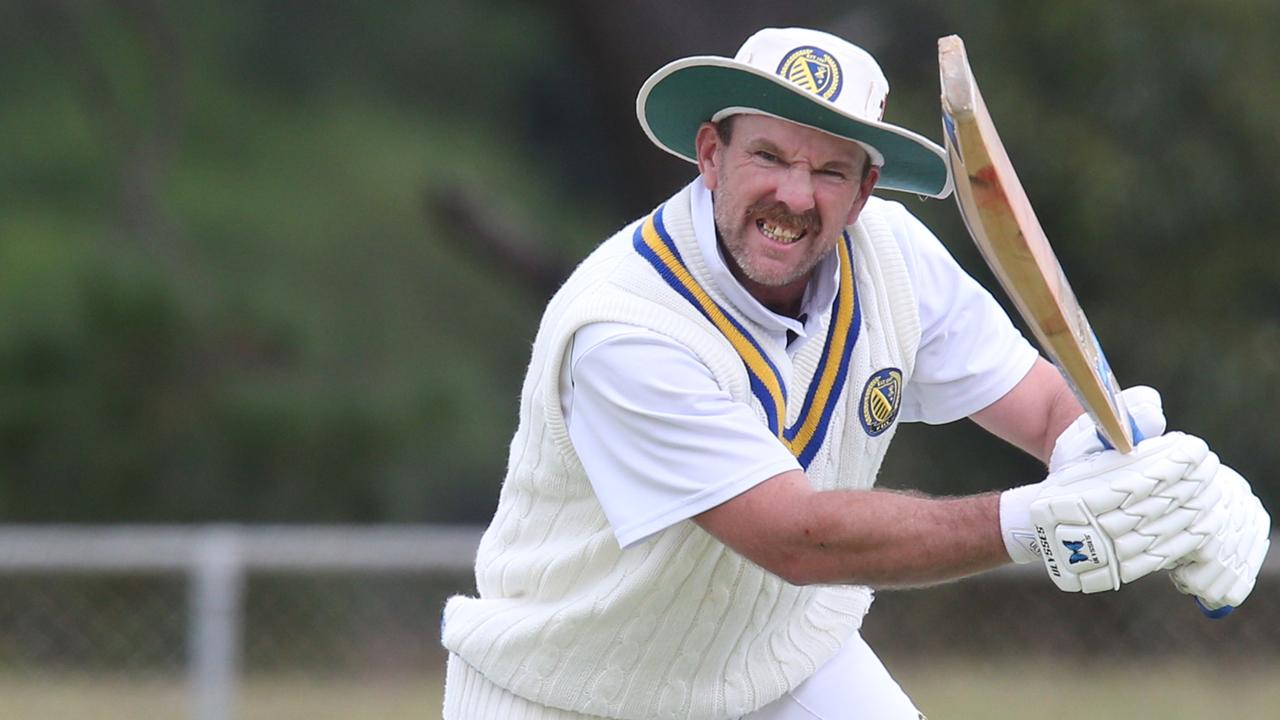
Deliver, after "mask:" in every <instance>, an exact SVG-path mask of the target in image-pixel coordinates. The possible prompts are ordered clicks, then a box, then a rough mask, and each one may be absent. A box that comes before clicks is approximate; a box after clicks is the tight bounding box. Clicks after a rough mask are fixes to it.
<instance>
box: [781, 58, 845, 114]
mask: <svg viewBox="0 0 1280 720" xmlns="http://www.w3.org/2000/svg"><path fill="white" fill-rule="evenodd" d="M778 75H781V76H782V77H784V78H786V79H787V80H789V81H791V82H793V83H795V84H796V85H799V86H800V87H802V88H804V89H805V90H808V91H809V92H811V93H813V94H814V95H817V96H818V97H820V98H822V99H823V100H831V101H834V100H835V99H836V98H837V97H839V96H840V87H841V85H842V83H843V80H844V78H843V77H842V76H841V74H840V63H838V62H836V59H835V56H833V55H832V54H831V53H829V52H827V51H826V50H823V49H821V48H816V47H813V46H808V45H807V46H805V47H798V48H796V49H795V50H792V51H791V52H789V53H787V54H786V55H784V56H783V58H782V62H781V63H778Z"/></svg>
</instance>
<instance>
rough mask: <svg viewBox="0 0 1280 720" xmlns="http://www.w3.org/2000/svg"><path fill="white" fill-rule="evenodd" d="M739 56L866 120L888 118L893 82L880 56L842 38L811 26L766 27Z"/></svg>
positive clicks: (737, 58)
mask: <svg viewBox="0 0 1280 720" xmlns="http://www.w3.org/2000/svg"><path fill="white" fill-rule="evenodd" d="M733 59H734V60H737V61H738V62H741V63H744V64H746V65H750V66H752V67H754V68H756V69H757V70H761V71H764V72H769V73H773V74H775V75H777V76H779V77H781V78H783V79H785V80H787V81H788V82H791V83H793V84H795V85H798V86H799V87H801V88H803V89H804V90H807V91H809V92H811V93H813V94H814V95H817V96H818V97H819V98H821V99H823V100H825V101H827V102H829V103H831V104H832V105H835V106H836V107H837V108H839V109H840V110H843V111H844V112H846V113H848V114H849V115H852V116H853V117H856V118H861V119H863V120H872V121H876V122H878V121H880V120H883V119H884V107H885V102H886V100H887V99H888V96H889V81H888V80H886V79H885V76H884V73H883V72H882V71H881V70H880V65H879V64H878V63H876V61H875V58H873V57H871V54H870V53H868V52H867V51H866V50H863V49H862V48H860V47H858V46H856V45H854V44H852V43H850V42H848V41H846V40H843V39H841V38H838V37H836V36H835V35H831V34H829V33H825V32H822V31H820V30H809V29H806V28H765V29H764V30H760V31H759V32H757V33H756V34H754V35H752V36H751V37H749V38H747V41H746V42H744V43H743V44H742V47H741V48H739V49H738V54H737V55H735V56H734V58H733Z"/></svg>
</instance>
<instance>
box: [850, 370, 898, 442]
mask: <svg viewBox="0 0 1280 720" xmlns="http://www.w3.org/2000/svg"><path fill="white" fill-rule="evenodd" d="M900 407H902V371H901V370H899V369H898V368H885V369H883V370H880V371H879V372H876V373H875V374H874V375H872V376H871V377H870V378H868V379H867V384H866V385H865V386H863V388H862V403H861V405H860V407H859V411H858V419H859V420H861V421H862V429H863V430H866V431H867V434H868V435H870V436H871V437H875V436H877V435H880V434H881V433H883V432H884V431H885V430H888V429H889V426H890V425H893V421H894V420H896V419H897V417H898V409H899V408H900Z"/></svg>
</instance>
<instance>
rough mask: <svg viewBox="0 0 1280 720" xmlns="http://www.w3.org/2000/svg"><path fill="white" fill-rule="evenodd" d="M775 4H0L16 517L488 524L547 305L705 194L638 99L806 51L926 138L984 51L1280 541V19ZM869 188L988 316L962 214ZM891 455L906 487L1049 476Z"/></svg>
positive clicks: (627, 0)
mask: <svg viewBox="0 0 1280 720" xmlns="http://www.w3.org/2000/svg"><path fill="white" fill-rule="evenodd" d="M789 5H791V4H785V3H776V2H773V3H765V2H759V1H758V0H739V1H736V2H706V3H698V4H696V5H694V6H687V5H686V4H685V3H678V2H654V1H649V2H644V1H640V0H624V1H622V2H603V3H596V2H588V1H587V0H560V1H558V2H550V1H548V2H516V1H514V0H473V1H470V2H463V1H462V0H430V1H428V2H421V1H419V2H406V1H403V0H388V1H385V2H376V3H355V2H336V1H333V0H317V1H314V2H312V1H302V0H275V1H271V2H267V1H261V0H260V1H256V2H254V1H248V0H246V1H243V2H235V3H218V2H211V1H199V0H191V1H186V2H160V1H159V0H154V1H149V0H114V1H106V0H104V1H102V2H93V1H91V0H0V522H49V521H60V522H195V521H222V520H230V521H240V522H375V521H376V522H483V521H485V520H487V518H488V515H489V513H490V512H491V510H492V507H493V505H494V503H495V501H496V496H497V491H498V487H499V484H500V482H501V478H502V475H503V473H504V469H505V462H506V445H507V442H508V441H509V438H510V435H511V433H512V431H513V429H514V426H515V419H516V410H517V400H518V392H519V385H520V382H521V379H522V374H523V372H524V368H525V363H526V361H527V358H528V352H529V346H530V342H531V341H532V337H533V332H534V330H535V327H536V323H537V320H538V316H539V313H540V311H541V308H542V305H543V303H544V302H545V300H546V299H547V298H548V297H549V295H550V293H551V292H552V291H553V289H554V287H555V285H556V283H557V282H558V281H559V280H560V279H561V278H562V277H563V276H564V275H565V274H566V273H567V272H568V271H569V269H571V267H572V265H573V263H574V262H576V260H577V259H578V258H580V257H581V256H583V255H584V254H585V253H586V252H588V251H589V250H590V248H591V247H592V246H593V245H594V244H595V243H597V242H599V241H600V240H601V239H603V238H604V237H606V236H607V235H608V234H610V233H611V232H612V231H613V230H615V229H616V228H618V227H620V226H622V225H623V224H624V223H625V222H627V221H629V220H630V219H632V218H633V217H636V216H638V215H640V214H641V213H643V212H645V211H647V210H648V209H649V208H651V207H652V206H653V205H654V204H655V203H657V202H659V201H661V200H662V199H664V198H665V197H666V196H667V195H668V194H669V193H670V192H671V191H672V190H674V189H675V188H676V187H678V186H679V185H680V184H682V183H684V182H686V181H688V180H689V179H690V178H691V177H692V172H693V168H692V166H690V165H686V164H684V163H682V162H681V161H679V160H676V159H674V158H671V157H669V156H667V155H666V154H664V153H663V152H661V151H660V150H658V149H656V148H654V147H652V146H651V145H649V143H648V141H647V140H646V139H645V138H644V135H643V133H642V132H641V130H640V129H639V127H638V125H637V124H636V122H635V118H634V97H635V93H636V91H637V89H638V88H639V86H640V84H641V83H642V82H643V80H644V78H645V77H646V76H647V75H648V74H649V73H650V72H652V71H653V70H655V69H656V68H658V67H659V66H661V65H662V64H664V63H666V62H668V61H670V60H672V59H674V58H676V57H680V56H684V55H690V54H702V53H707V54H722V55H732V54H733V53H734V51H735V50H736V48H737V46H738V45H739V44H740V43H741V41H742V40H743V39H744V38H745V37H746V36H747V35H748V34H749V33H750V32H752V31H754V30H755V29H757V28H759V27H762V26H765V25H785V24H798V25H808V26H812V27H818V28H822V29H825V30H828V31H831V32H835V33H837V34H840V35H843V36H845V37H847V38H849V39H851V40H853V41H854V42H856V43H858V44H861V45H863V46H864V47H866V48H867V49H868V50H870V51H871V52H872V53H873V54H875V55H876V56H877V57H878V59H879V60H880V62H881V65H882V66H883V67H884V69H885V72H886V74H887V75H888V77H889V80H890V83H891V85H892V88H893V89H892V92H891V93H890V100H889V106H888V113H887V119H888V120H890V121H893V122H896V123H899V124H902V125H906V126H907V127H911V128H914V129H916V130H917V131H919V132H921V133H922V134H924V135H926V136H929V137H932V138H934V139H935V140H937V139H940V135H941V133H940V121H939V118H938V101H937V96H938V85H937V65H936V50H935V41H936V39H937V38H938V37H939V36H942V35H947V34H952V33H958V34H960V35H961V36H962V37H964V39H965V41H966V43H967V45H968V47H969V53H970V56H971V59H972V62H973V63H974V66H975V70H976V72H977V73H978V76H979V79H980V81H981V84H982V88H983V92H984V94H985V96H986V99H987V102H988V104H989V106H990V107H991V110H992V112H993V114H994V116H995V119H996V122H997V123H998V125H999V127H1000V129H1001V133H1002V135H1003V137H1004V140H1005V143H1006V145H1007V146H1008V149H1009V152H1010V154H1011V156H1012V158H1013V160H1014V163H1015V165H1016V166H1017V168H1018V171H1019V174H1020V176H1021V178H1022V180H1023V183H1024V185H1025V186H1026V188H1027V190H1028V193H1029V194H1030V195H1031V198H1032V200H1033V202H1034V204H1035V206H1036V209H1037V211H1038V214H1039V215H1040V218H1041V221H1042V223H1043V224H1044V226H1045V228H1046V230H1047V232H1048V234H1049V236H1050V238H1051V240H1053V241H1054V243H1055V246H1056V248H1057V249H1058V252H1059V255H1060V257H1061V259H1062V262H1063V265H1064V267H1065V268H1066V271H1067V273H1068V275H1069V276H1070V277H1071V279H1072V283H1073V285H1074V287H1075V290H1076V294H1077V295H1078V296H1079V297H1080V299H1081V301H1082V302H1083V303H1084V305H1085V307H1086V309H1087V310H1088V312H1089V314H1090V317H1091V319H1092V321H1093V324H1094V327H1095V329H1096V330H1097V333H1098V335H1099V336H1100V338H1101V340H1102V341H1103V343H1104V345H1105V347H1106V348H1107V350H1108V354H1109V355H1110V359H1111V362H1112V365H1113V367H1114V368H1115V370H1116V372H1117V374H1118V375H1119V376H1120V379H1121V382H1122V383H1123V384H1137V383H1145V384H1151V385H1154V386H1156V387H1158V388H1159V389H1161V391H1162V392H1163V394H1164V398H1165V403H1166V410H1167V414H1168V416H1169V418H1170V420H1171V425H1172V426H1173V427H1176V428H1181V429H1186V430H1189V431H1191V432H1194V433H1197V434H1200V435H1202V436H1204V437H1206V438H1207V439H1209V441H1210V443H1211V445H1212V446H1213V447H1214V448H1215V449H1217V450H1218V452H1219V453H1220V454H1221V455H1222V456H1223V458H1224V459H1225V460H1226V461H1227V462H1228V463H1230V464H1232V465H1233V466H1235V467H1237V468H1238V469H1239V470H1240V471H1241V472H1242V473H1243V474H1244V475H1245V476H1246V477H1248V478H1250V479H1251V480H1252V481H1253V482H1254V485H1255V488H1257V489H1258V492H1259V494H1260V495H1262V496H1263V498H1264V501H1265V502H1266V503H1267V504H1268V506H1269V507H1271V508H1272V509H1273V510H1274V508H1276V503H1275V500H1276V497H1277V496H1276V493H1277V491H1278V490H1280V486H1278V485H1277V481H1276V480H1275V478H1276V477H1277V474H1278V471H1280V443H1276V442H1275V441H1274V440H1273V433H1274V431H1275V421H1274V418H1275V408H1276V407H1277V406H1280V250H1277V249H1276V248H1275V246H1274V239H1273V235H1274V233H1275V227H1276V225H1277V214H1278V213H1277V202H1276V200H1275V198H1276V197H1277V196H1278V195H1280V173H1277V172H1276V168H1277V166H1278V165H1280V139H1277V130H1278V129H1280V83H1278V82H1277V80H1276V77H1277V72H1278V71H1280V44H1277V43H1276V42H1275V34H1276V33H1275V31H1276V30H1277V29H1280V6H1277V4H1275V3H1273V2H1264V1H1263V0H1198V1H1184V2H1173V1H1167V2H1166V1H1160V2H1151V3H1141V4H1139V3H1114V2H1098V1H1094V0H1081V1H1079V2H1073V3H1069V4H1068V3H1026V2H1015V1H1012V0H1000V1H997V2H989V1H979V0H965V1H952V2H942V1H940V0H898V1H896V2H879V3H870V2H868V3H849V2H825V1H818V2H811V3H805V4H804V7H803V8H802V9H797V8H795V7H790V6H789ZM886 197H892V198H893V199H898V200H901V201H903V202H905V203H906V204H907V206H908V207H909V208H910V209H912V210H913V211H914V212H916V213H917V214H918V215H920V216H921V217H922V218H923V219H924V220H925V221H926V223H928V224H929V225H930V226H931V227H932V228H933V229H934V230H935V231H936V232H937V233H938V235H939V237H941V238H942V239H943V240H944V242H945V243H946V244H947V245H948V246H949V247H950V248H951V249H952V251H953V252H954V253H955V254H956V255H957V257H958V258H959V259H960V260H961V262H962V264H964V265H965V266H966V267H967V268H968V269H970V271H971V272H973V273H974V274H975V276H977V277H978V278H979V279H980V280H981V281H982V282H983V283H984V284H987V285H988V286H989V287H992V288H996V285H995V283H994V281H993V280H992V278H991V276H990V274H989V273H988V272H987V271H986V270H985V268H984V267H983V266H982V265H981V261H980V260H979V258H978V257H977V255H976V252H975V251H974V250H973V249H972V247H971V243H970V241H969V240H968V237H967V235H966V234H965V232H964V229H963V227H962V225H961V224H960V221H959V216H958V214H957V212H956V209H955V205H954V202H953V201H951V200H947V201H943V202H938V201H928V202H926V201H921V200H917V199H916V198H913V197H909V196H902V195H899V194H896V193H888V194H886ZM995 294H996V295H997V297H998V298H1000V299H1001V301H1002V302H1003V301H1004V298H1003V295H1002V294H1001V293H1000V292H999V291H998V289H997V291H996V293H995ZM1006 306H1007V304H1006ZM899 437H900V441H899V444H898V445H897V447H896V449H895V450H894V451H893V452H891V453H890V458H889V462H888V464H887V466H886V468H885V470H884V471H883V472H882V475H881V476H882V478H883V480H882V482H884V483H885V484H889V485H894V486H910V487H918V488H923V489H926V490H931V491H935V492H946V493H958V492H966V491H973V490H979V489H990V488H995V487H1002V486H1007V485H1010V484H1014V483H1021V482H1027V481H1031V480H1034V479H1037V478H1036V474H1037V473H1038V472H1039V470H1038V468H1037V467H1036V465H1035V463H1033V462H1031V461H1029V460H1028V459H1026V458H1023V457H1020V456H1019V455H1017V454H1016V453H1015V452H1013V451H1012V450H1010V449H1008V448H1005V447H1002V446H1000V445H998V444H997V443H996V442H995V441H993V440H988V439H985V438H984V437H981V433H980V432H979V431H977V430H975V429H974V428H973V427H972V426H971V425H970V424H969V423H958V424H956V425H955V426H954V429H953V428H950V427H949V428H945V429H934V428H924V427H910V428H906V429H904V431H903V432H902V433H901V434H900V436H899Z"/></svg>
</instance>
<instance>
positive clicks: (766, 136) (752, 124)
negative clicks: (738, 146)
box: [733, 113, 866, 163]
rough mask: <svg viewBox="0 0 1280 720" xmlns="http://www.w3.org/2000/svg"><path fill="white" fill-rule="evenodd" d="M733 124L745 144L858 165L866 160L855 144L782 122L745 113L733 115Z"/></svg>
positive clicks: (860, 147) (805, 127)
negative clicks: (812, 152)
mask: <svg viewBox="0 0 1280 720" xmlns="http://www.w3.org/2000/svg"><path fill="white" fill-rule="evenodd" d="M733 123H734V128H733V134H734V138H735V139H736V138H738V137H741V138H742V139H743V141H745V142H756V143H759V142H765V143H769V144H772V145H775V146H776V147H779V148H782V149H787V148H788V147H806V148H811V149H813V150H817V151H820V152H821V153H823V154H824V155H828V156H834V157H833V159H835V158H839V159H841V160H846V161H849V162H855V163H860V162H861V161H862V159H863V158H864V157H865V156H866V150H864V149H863V148H862V146H861V145H859V144H858V143H856V142H854V141H852V140H849V139H847V138H842V137H839V136H836V135H832V134H831V133H828V132H824V131H822V130H818V129H816V128H812V127H809V126H807V125H801V124H800V123H796V122H792V121H790V120H784V119H782V118H776V117H771V116H768V115H756V114H752V113H743V114H740V115H734V116H733Z"/></svg>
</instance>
